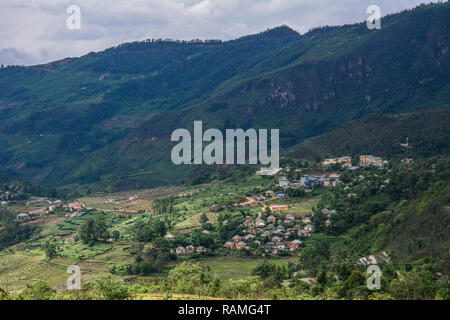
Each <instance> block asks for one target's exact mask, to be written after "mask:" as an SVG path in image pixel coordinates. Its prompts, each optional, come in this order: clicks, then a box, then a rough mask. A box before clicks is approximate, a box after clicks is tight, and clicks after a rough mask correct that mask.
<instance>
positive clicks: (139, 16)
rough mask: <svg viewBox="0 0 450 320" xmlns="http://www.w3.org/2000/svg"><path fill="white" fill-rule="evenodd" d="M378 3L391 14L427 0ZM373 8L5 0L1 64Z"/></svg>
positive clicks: (236, 32) (218, 0) (364, 3)
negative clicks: (75, 23) (71, 24)
mask: <svg viewBox="0 0 450 320" xmlns="http://www.w3.org/2000/svg"><path fill="white" fill-rule="evenodd" d="M377 2H378V5H379V6H380V7H381V8H382V13H383V14H387V13H391V12H395V11H399V10H402V9H405V8H411V7H414V6H416V5H418V4H420V3H421V2H422V0H396V1H392V0H377ZM71 4H76V5H79V6H80V7H81V21H82V28H81V30H68V29H67V28H66V19H67V17H68V14H67V13H66V9H67V7H68V6H69V5H71ZM371 4H373V1H372V0H346V1H336V0H314V1H312V0H185V1H182V0H114V1H111V0H71V1H67V0H52V1H49V0H33V1H28V0H2V1H1V2H0V63H4V64H8V63H12V61H15V62H14V63H19V64H31V63H43V62H48V61H50V60H56V59H61V58H64V57H68V56H80V55H83V54H86V53H88V52H90V51H98V50H103V49H105V48H107V47H110V46H113V45H117V44H119V43H122V42H125V41H134V40H142V39H147V38H172V39H184V40H187V39H196V38H198V39H224V40H229V39H233V38H237V37H240V36H244V35H247V34H251V33H257V32H260V31H263V30H265V29H267V28H270V27H275V26H279V25H282V24H287V25H289V26H291V27H292V28H294V29H296V30H297V31H299V32H301V33H303V32H305V31H307V30H308V29H310V28H313V27H317V26H321V25H338V24H345V23H353V22H361V21H363V20H365V19H366V17H367V14H366V8H367V7H368V6H369V5H371ZM5 50H6V51H5ZM11 50H12V51H11Z"/></svg>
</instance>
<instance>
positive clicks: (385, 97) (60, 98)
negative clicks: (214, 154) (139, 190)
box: [0, 3, 450, 190]
mask: <svg viewBox="0 0 450 320" xmlns="http://www.w3.org/2000/svg"><path fill="white" fill-rule="evenodd" d="M449 16H450V4H448V3H443V4H434V5H427V6H420V7H418V8H416V9H414V10H411V11H405V12H402V13H400V14H396V15H391V16H388V17H385V18H384V19H383V28H382V29H381V30H368V29H367V28H366V26H365V24H364V23H360V24H355V25H347V26H342V27H325V28H320V29H316V30H313V31H311V32H309V33H307V34H305V35H302V36H300V35H298V34H297V33H296V32H294V31H292V30H291V29H289V28H288V27H286V26H283V27H279V28H276V29H273V30H268V31H265V32H262V33H260V34H257V35H253V36H248V37H244V38H241V39H237V40H234V41H228V42H221V41H206V42H199V41H192V42H179V41H150V40H148V41H143V42H135V43H129V44H124V45H121V46H118V47H115V48H111V49H108V50H105V51H103V52H99V53H91V54H88V55H86V56H83V57H81V58H75V59H72V58H68V59H65V60H62V61H58V62H54V63H50V64H47V65H42V66H33V67H26V68H22V67H9V68H5V69H2V70H0V101H1V102H0V146H1V148H0V165H1V167H0V169H1V170H3V171H6V170H12V171H14V172H17V174H19V175H22V176H26V177H29V178H31V179H32V181H33V182H38V183H46V184H58V185H72V186H74V187H77V186H79V185H80V184H86V185H96V186H97V187H99V188H104V187H105V186H109V187H112V190H116V189H122V188H136V187H149V186H157V185H163V184H170V183H176V182H180V181H181V180H182V179H183V178H184V177H185V176H186V175H187V174H188V172H189V170H190V169H191V168H183V167H175V166H173V165H172V164H171V163H170V161H169V157H170V147H171V144H170V143H169V141H168V138H169V136H170V133H171V132H172V131H173V130H174V129H176V128H191V127H192V123H193V120H199V119H200V120H203V122H204V125H205V127H216V128H220V129H224V128H237V127H242V128H248V127H254V128H280V130H281V137H282V146H283V147H289V146H292V145H294V144H297V143H299V142H300V141H302V140H303V139H305V138H309V137H313V136H315V135H318V134H323V133H326V132H329V131H331V130H333V129H335V128H337V127H339V126H342V125H343V124H345V123H346V122H348V121H350V120H353V119H358V118H361V117H364V116H366V115H368V114H371V113H405V112H412V111H417V110H424V109H430V108H438V107H443V106H445V105H446V104H448V101H450V82H449V81H448V74H449V70H450V59H449V57H450V55H449V52H448V51H449V50H448V48H449V44H450V37H449V20H448V17H449Z"/></svg>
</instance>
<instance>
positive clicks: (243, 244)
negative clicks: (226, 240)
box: [236, 241, 247, 250]
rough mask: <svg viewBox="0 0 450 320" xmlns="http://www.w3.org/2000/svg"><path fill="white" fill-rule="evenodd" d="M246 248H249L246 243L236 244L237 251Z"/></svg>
mask: <svg viewBox="0 0 450 320" xmlns="http://www.w3.org/2000/svg"><path fill="white" fill-rule="evenodd" d="M246 246H247V243H245V242H244V241H239V242H238V243H237V244H236V249H238V250H241V249H244V248H245V247H246Z"/></svg>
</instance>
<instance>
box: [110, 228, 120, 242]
mask: <svg viewBox="0 0 450 320" xmlns="http://www.w3.org/2000/svg"><path fill="white" fill-rule="evenodd" d="M111 236H112V238H113V240H114V241H117V240H119V239H120V231H119V230H114V231H113V232H112V234H111Z"/></svg>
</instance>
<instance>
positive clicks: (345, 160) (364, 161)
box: [322, 154, 388, 170]
mask: <svg viewBox="0 0 450 320" xmlns="http://www.w3.org/2000/svg"><path fill="white" fill-rule="evenodd" d="M387 163H388V162H387V160H383V158H380V157H376V156H372V155H366V154H364V155H360V156H359V166H353V165H352V157H349V156H343V157H338V158H329V159H325V160H324V161H323V162H322V165H324V166H328V165H332V164H340V165H341V166H342V168H347V169H348V170H355V169H358V168H359V167H367V166H376V167H383V166H384V165H385V164H387Z"/></svg>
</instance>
